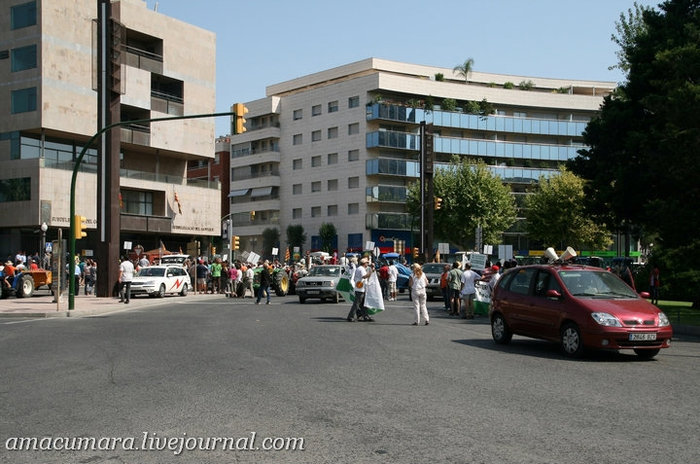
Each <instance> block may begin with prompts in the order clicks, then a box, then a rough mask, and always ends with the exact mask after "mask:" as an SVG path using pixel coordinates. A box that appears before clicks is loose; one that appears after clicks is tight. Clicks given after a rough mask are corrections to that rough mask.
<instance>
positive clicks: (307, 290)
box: [295, 264, 343, 303]
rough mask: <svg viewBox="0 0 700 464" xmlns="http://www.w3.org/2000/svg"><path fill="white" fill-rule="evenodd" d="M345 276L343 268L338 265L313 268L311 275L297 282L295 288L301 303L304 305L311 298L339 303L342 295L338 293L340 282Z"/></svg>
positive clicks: (310, 271)
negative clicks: (337, 288)
mask: <svg viewBox="0 0 700 464" xmlns="http://www.w3.org/2000/svg"><path fill="white" fill-rule="evenodd" d="M342 275H343V266H340V265H336V264H327V265H320V264H319V265H316V266H312V267H311V269H310V270H309V273H308V274H307V275H305V276H304V277H302V278H300V279H299V280H297V284H296V287H295V291H296V294H297V295H298V296H299V303H304V302H305V301H306V300H307V299H309V298H318V299H320V300H321V301H323V300H330V301H335V302H336V303H338V302H339V301H340V299H341V296H340V293H338V292H337V291H336V287H337V286H338V281H340V277H341V276H342Z"/></svg>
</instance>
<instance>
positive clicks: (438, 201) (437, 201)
mask: <svg viewBox="0 0 700 464" xmlns="http://www.w3.org/2000/svg"><path fill="white" fill-rule="evenodd" d="M440 208H442V198H440V197H435V209H440Z"/></svg>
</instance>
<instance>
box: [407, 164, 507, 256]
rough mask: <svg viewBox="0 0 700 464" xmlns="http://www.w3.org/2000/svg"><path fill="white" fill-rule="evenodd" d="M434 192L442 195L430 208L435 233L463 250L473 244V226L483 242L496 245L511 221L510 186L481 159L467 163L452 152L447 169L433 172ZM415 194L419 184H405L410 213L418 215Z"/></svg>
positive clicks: (417, 203)
mask: <svg viewBox="0 0 700 464" xmlns="http://www.w3.org/2000/svg"><path fill="white" fill-rule="evenodd" d="M434 192H435V196H436V197H440V198H442V207H441V208H440V209H439V210H436V211H435V212H434V221H433V223H434V227H433V228H434V233H435V237H436V238H438V239H441V240H445V241H448V242H450V243H453V244H455V245H457V246H459V247H461V248H462V249H464V250H467V249H471V248H473V245H474V241H475V238H474V237H475V231H476V228H477V226H479V225H480V226H481V227H482V239H483V242H484V243H485V244H490V245H496V244H498V243H500V242H501V239H502V234H503V232H504V231H505V230H506V229H508V228H509V227H510V226H511V225H513V223H514V222H515V219H516V208H515V200H514V199H513V196H512V195H511V194H510V189H509V188H508V187H507V186H505V185H503V183H502V182H501V179H499V178H498V177H496V176H494V175H493V174H492V173H491V171H490V170H489V169H488V167H487V166H486V164H484V163H481V162H480V163H477V164H470V163H469V161H468V160H467V159H465V158H460V157H459V156H454V157H453V158H452V160H451V162H450V165H449V167H448V168H447V169H441V170H437V171H436V172H435V177H434ZM419 197H420V185H419V184H418V182H415V183H413V184H411V186H410V187H409V191H408V200H407V207H408V210H409V211H410V212H411V214H412V215H414V217H418V216H419V215H420V201H419ZM433 206H434V205H433V204H430V205H426V207H429V208H432V207H433Z"/></svg>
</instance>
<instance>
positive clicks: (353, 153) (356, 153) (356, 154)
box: [348, 150, 360, 161]
mask: <svg viewBox="0 0 700 464" xmlns="http://www.w3.org/2000/svg"><path fill="white" fill-rule="evenodd" d="M359 159H360V150H350V151H348V161H357V160H359Z"/></svg>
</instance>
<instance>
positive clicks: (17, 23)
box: [10, 2, 36, 30]
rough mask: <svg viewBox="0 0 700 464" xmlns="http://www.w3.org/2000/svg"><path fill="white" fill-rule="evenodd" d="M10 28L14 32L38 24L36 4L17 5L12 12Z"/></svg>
mask: <svg viewBox="0 0 700 464" xmlns="http://www.w3.org/2000/svg"><path fill="white" fill-rule="evenodd" d="M10 16H11V18H10V28H11V29H12V30H15V29H21V28H23V27H29V26H33V25H35V24H36V2H29V3H23V4H21V5H15V6H13V7H12V9H11V10H10Z"/></svg>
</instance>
